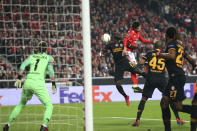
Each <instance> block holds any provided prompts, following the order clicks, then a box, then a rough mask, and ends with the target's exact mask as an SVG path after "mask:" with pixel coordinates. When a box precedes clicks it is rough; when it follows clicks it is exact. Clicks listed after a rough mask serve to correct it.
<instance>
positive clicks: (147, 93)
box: [132, 78, 155, 126]
mask: <svg viewBox="0 0 197 131" xmlns="http://www.w3.org/2000/svg"><path fill="white" fill-rule="evenodd" d="M150 81H151V82H150ZM154 89H155V81H154V79H152V78H150V79H149V78H147V80H146V82H145V85H144V90H143V93H142V99H141V100H140V103H139V105H138V112H137V117H136V121H135V122H134V123H133V124H132V126H139V125H140V118H141V115H142V113H143V111H144V107H145V104H146V101H147V100H148V98H151V97H152V94H153V92H154Z"/></svg>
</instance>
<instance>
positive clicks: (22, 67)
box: [20, 58, 31, 70]
mask: <svg viewBox="0 0 197 131" xmlns="http://www.w3.org/2000/svg"><path fill="white" fill-rule="evenodd" d="M30 63H31V60H30V58H27V59H26V60H25V61H24V62H23V63H22V64H21V66H20V70H25V67H27V66H28V65H30Z"/></svg>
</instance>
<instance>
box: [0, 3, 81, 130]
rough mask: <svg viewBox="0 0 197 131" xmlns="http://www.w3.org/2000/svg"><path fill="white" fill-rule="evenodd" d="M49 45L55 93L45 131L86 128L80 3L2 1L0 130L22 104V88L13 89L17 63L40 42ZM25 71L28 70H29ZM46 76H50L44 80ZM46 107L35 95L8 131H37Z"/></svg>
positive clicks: (0, 13) (0, 6)
mask: <svg viewBox="0 0 197 131" xmlns="http://www.w3.org/2000/svg"><path fill="white" fill-rule="evenodd" d="M41 40H43V41H47V42H48V43H49V45H48V46H49V48H48V54H49V55H52V56H53V58H54V60H55V64H54V71H55V78H56V81H57V93H56V94H55V95H52V91H51V83H50V82H49V81H48V82H49V83H46V88H47V89H48V90H49V94H50V97H51V101H52V103H53V114H52V118H51V120H50V122H49V123H48V127H49V130H52V131H53V130H56V131H81V130H83V129H84V93H83V92H84V89H83V83H82V78H83V44H82V25H81V0H1V1H0V54H1V55H0V70H1V72H0V73H1V74H0V75H1V76H2V74H4V75H3V77H1V82H0V87H3V88H4V89H3V90H0V103H1V105H0V106H1V107H0V130H2V128H3V126H4V124H5V123H6V122H7V121H8V118H9V115H10V113H11V111H12V110H13V108H14V106H16V105H17V104H18V103H19V101H20V95H21V91H22V90H21V89H18V90H16V89H15V88H13V82H14V79H16V75H17V72H18V70H19V67H20V64H21V62H23V61H24V60H25V59H26V58H27V57H28V56H29V55H30V54H33V53H34V51H35V49H36V46H37V44H38V42H39V41H41ZM27 71H28V69H27ZM47 78H48V77H47ZM44 110H45V108H44V106H43V105H42V104H41V103H40V102H39V100H38V99H37V97H35V96H33V98H32V100H30V101H29V102H28V103H27V105H26V107H25V108H23V109H22V111H21V113H20V115H19V116H18V117H17V118H16V119H15V121H14V122H13V123H12V124H11V126H10V130H11V131H36V130H39V128H40V125H41V124H42V121H43V115H44Z"/></svg>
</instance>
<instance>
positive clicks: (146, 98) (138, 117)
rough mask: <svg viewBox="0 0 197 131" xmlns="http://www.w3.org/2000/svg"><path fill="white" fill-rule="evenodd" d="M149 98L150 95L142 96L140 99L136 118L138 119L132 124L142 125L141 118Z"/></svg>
mask: <svg viewBox="0 0 197 131" xmlns="http://www.w3.org/2000/svg"><path fill="white" fill-rule="evenodd" d="M147 100H148V97H146V96H142V99H141V100H140V103H139V105H138V112H137V118H136V121H135V122H134V123H133V124H132V126H139V125H140V118H141V115H142V112H143V110H144V107H145V104H146V101H147Z"/></svg>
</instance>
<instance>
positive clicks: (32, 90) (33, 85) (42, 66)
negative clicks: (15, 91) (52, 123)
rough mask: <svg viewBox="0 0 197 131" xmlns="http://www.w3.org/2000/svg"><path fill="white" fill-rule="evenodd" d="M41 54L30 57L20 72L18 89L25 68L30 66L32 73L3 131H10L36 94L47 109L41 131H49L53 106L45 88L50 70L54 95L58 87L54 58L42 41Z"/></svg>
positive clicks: (17, 83) (27, 77) (27, 78)
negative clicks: (13, 123)
mask: <svg viewBox="0 0 197 131" xmlns="http://www.w3.org/2000/svg"><path fill="white" fill-rule="evenodd" d="M38 48H39V49H38V50H39V52H38V53H36V54H33V55H30V56H29V58H28V59H26V60H25V61H24V62H23V63H22V64H21V66H20V71H19V73H18V80H17V81H16V82H15V86H16V87H17V88H21V87H22V84H21V78H22V74H23V71H24V70H25V67H27V66H28V65H29V66H30V71H29V73H28V74H27V76H26V80H25V82H24V85H23V90H22V95H21V100H20V103H19V104H18V105H17V106H16V107H15V108H14V110H13V111H12V113H11V115H10V117H9V120H8V123H7V124H6V125H5V126H4V128H3V131H8V130H9V126H10V124H11V123H12V122H13V121H14V120H15V119H16V117H17V116H18V115H19V113H20V111H21V109H22V108H23V107H24V106H25V105H26V103H27V101H28V100H31V98H32V96H33V94H35V95H36V96H37V97H38V99H39V100H40V101H41V102H42V103H43V104H44V106H45V107H46V110H45V113H44V119H43V124H42V125H41V128H40V131H48V129H47V124H48V122H49V120H50V118H51V115H52V111H53V105H52V103H51V100H50V97H49V93H48V91H47V89H46V87H45V77H46V71H47V70H48V72H49V76H50V78H51V80H52V90H53V94H55V93H56V85H55V81H54V70H53V62H54V59H53V57H51V56H49V55H47V54H46V52H47V43H46V42H44V41H41V42H40V43H39V47H38Z"/></svg>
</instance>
